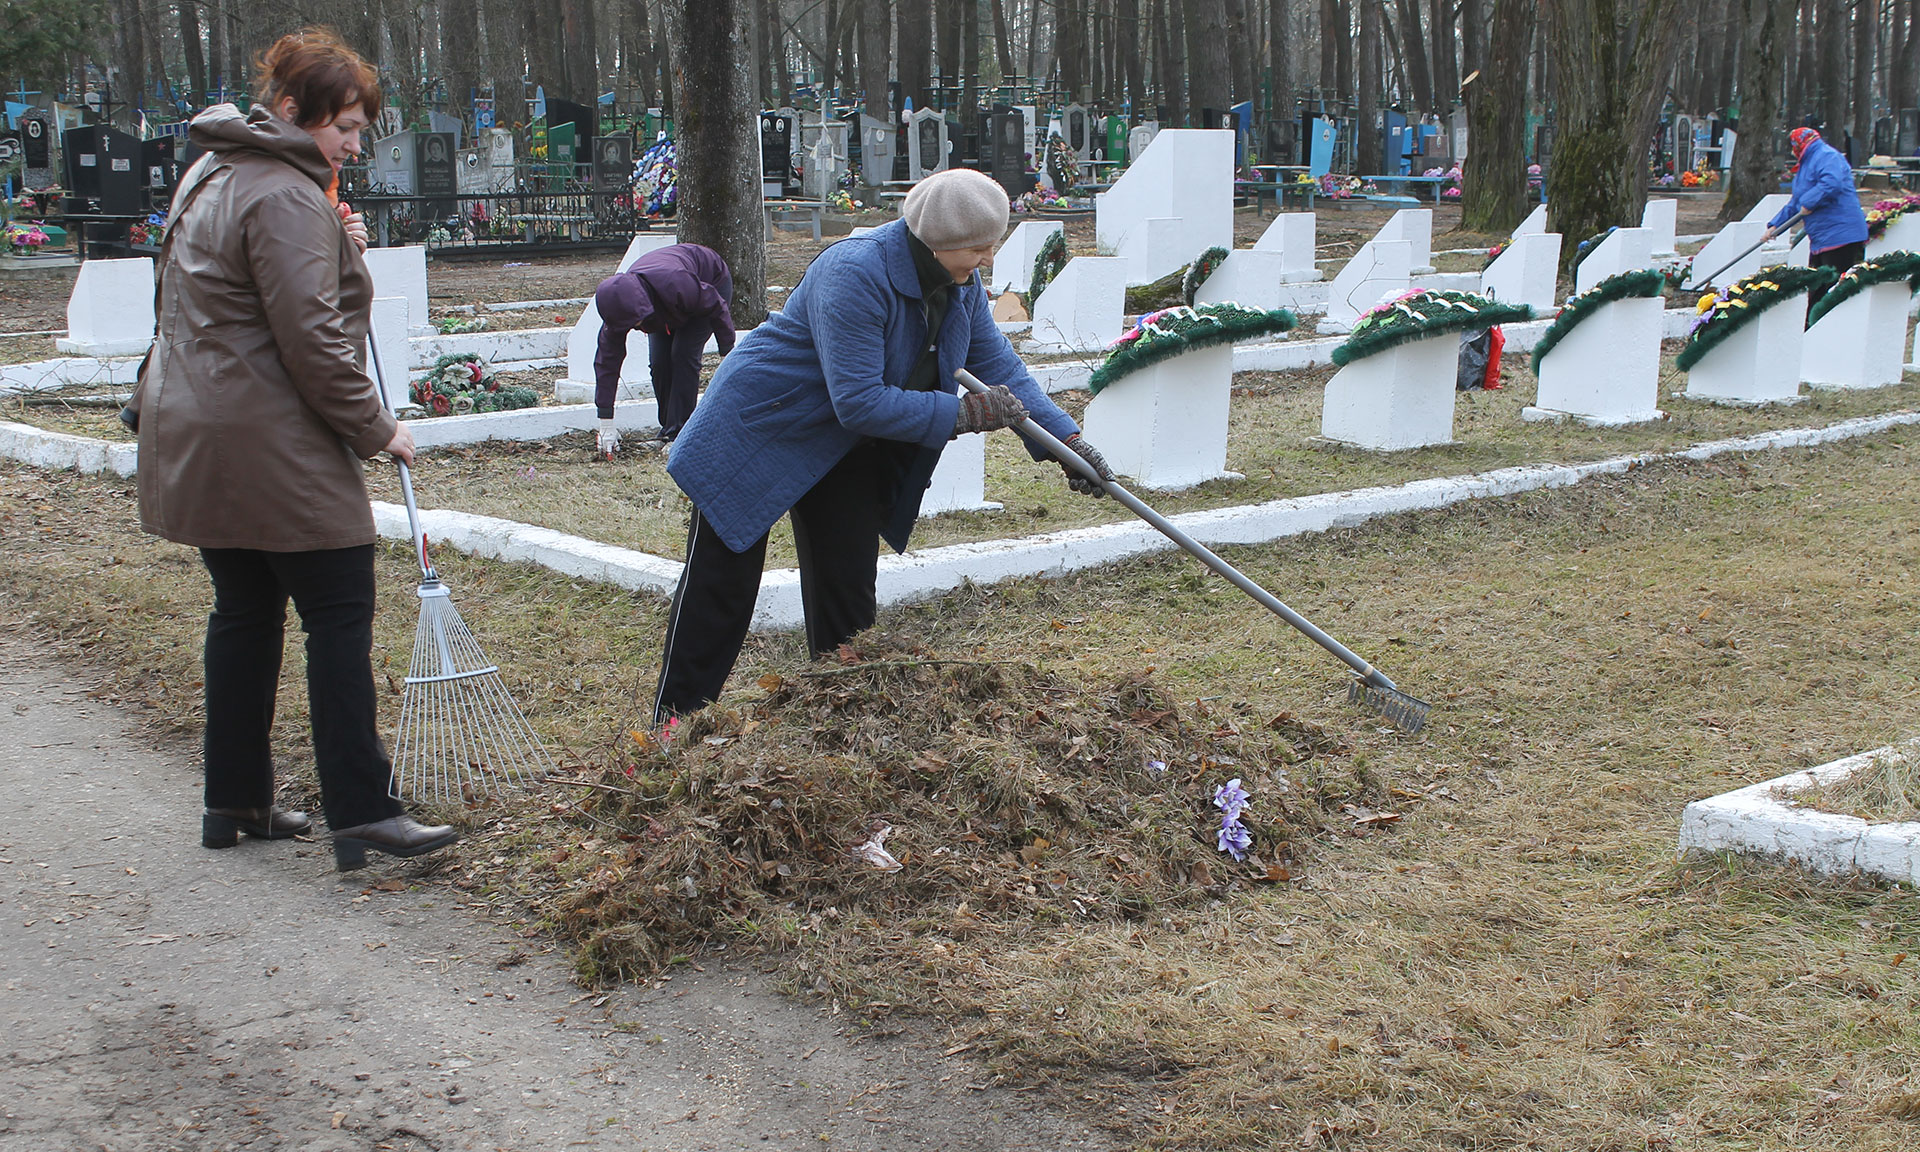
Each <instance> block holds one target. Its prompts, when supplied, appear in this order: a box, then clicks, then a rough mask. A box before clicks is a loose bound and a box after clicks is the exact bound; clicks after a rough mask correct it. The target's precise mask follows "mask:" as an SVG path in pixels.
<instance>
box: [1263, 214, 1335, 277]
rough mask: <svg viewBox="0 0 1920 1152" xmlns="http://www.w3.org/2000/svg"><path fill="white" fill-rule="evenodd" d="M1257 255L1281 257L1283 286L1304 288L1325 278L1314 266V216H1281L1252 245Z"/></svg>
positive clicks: (1276, 217)
mask: <svg viewBox="0 0 1920 1152" xmlns="http://www.w3.org/2000/svg"><path fill="white" fill-rule="evenodd" d="M1253 250H1254V251H1255V252H1272V253H1277V254H1278V255H1279V256H1281V257H1282V259H1281V261H1280V283H1282V284H1301V283H1306V282H1309V281H1313V280H1319V279H1322V278H1323V274H1322V273H1321V271H1320V269H1319V268H1318V267H1316V266H1315V263H1314V215H1313V213H1311V212H1281V213H1278V214H1276V215H1275V216H1274V218H1273V223H1271V224H1268V225H1267V230H1266V231H1265V232H1262V233H1261V234H1260V239H1258V240H1256V241H1254V242H1253Z"/></svg>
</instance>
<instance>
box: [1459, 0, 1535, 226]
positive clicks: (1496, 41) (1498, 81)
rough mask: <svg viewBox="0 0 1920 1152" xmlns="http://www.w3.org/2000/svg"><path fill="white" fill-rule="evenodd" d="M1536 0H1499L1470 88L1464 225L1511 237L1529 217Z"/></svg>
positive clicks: (1462, 201)
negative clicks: (1530, 68) (1530, 65)
mask: <svg viewBox="0 0 1920 1152" xmlns="http://www.w3.org/2000/svg"><path fill="white" fill-rule="evenodd" d="M1533 22H1534V4H1533V0H1493V24H1492V27H1491V28H1490V29H1489V30H1488V31H1489V33H1490V34H1489V36H1488V42H1487V43H1486V44H1484V45H1483V46H1482V50H1483V51H1484V52H1486V53H1487V55H1486V56H1485V57H1483V58H1482V59H1481V61H1480V62H1479V64H1478V67H1479V69H1480V75H1479V76H1478V77H1476V78H1475V79H1474V81H1473V83H1471V84H1468V85H1467V87H1466V101H1467V158H1466V162H1465V164H1464V165H1463V166H1462V168H1461V173H1460V185H1461V187H1460V228H1461V230H1462V231H1466V232H1489V233H1493V234H1495V235H1502V236H1504V235H1506V234H1507V233H1509V232H1512V231H1513V230H1514V228H1516V227H1518V226H1519V224H1520V222H1521V221H1522V220H1524V219H1526V217H1527V115H1526V113H1527V69H1526V59H1527V46H1528V44H1529V43H1531V42H1532V40H1533Z"/></svg>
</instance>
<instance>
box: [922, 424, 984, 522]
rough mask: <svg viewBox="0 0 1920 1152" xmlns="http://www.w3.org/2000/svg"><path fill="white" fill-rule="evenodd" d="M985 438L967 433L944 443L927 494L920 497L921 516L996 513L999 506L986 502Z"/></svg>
mask: <svg viewBox="0 0 1920 1152" xmlns="http://www.w3.org/2000/svg"><path fill="white" fill-rule="evenodd" d="M986 487H987V434H986V433H984V432H969V433H967V434H966V435H965V436H956V437H954V438H953V439H952V440H949V441H947V446H946V448H945V449H944V450H943V451H942V452H941V453H940V463H939V464H937V465H935V466H934V469H933V476H932V478H931V479H929V480H928V481H927V490H926V493H925V494H924V495H922V496H921V497H920V515H921V516H938V515H940V514H941V513H942V512H998V511H999V510H1000V509H1001V507H1002V505H1001V504H999V503H998V502H997V501H993V500H989V499H987V495H986Z"/></svg>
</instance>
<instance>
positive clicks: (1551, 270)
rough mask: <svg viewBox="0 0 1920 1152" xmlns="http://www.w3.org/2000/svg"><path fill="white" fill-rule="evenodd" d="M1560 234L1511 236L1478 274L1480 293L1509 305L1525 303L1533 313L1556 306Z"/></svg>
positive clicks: (1551, 309) (1552, 309)
mask: <svg viewBox="0 0 1920 1152" xmlns="http://www.w3.org/2000/svg"><path fill="white" fill-rule="evenodd" d="M1559 275H1560V233H1558V232H1532V233H1529V234H1527V235H1525V236H1515V237H1514V238H1513V239H1512V240H1510V241H1508V243H1507V247H1506V250H1505V251H1504V252H1502V253H1500V255H1498V256H1495V257H1494V258H1493V263H1491V264H1489V265H1487V270H1486V271H1484V272H1482V273H1480V293H1481V295H1483V296H1487V297H1489V298H1491V299H1494V300H1500V301H1504V302H1506V303H1510V304H1525V305H1527V306H1528V307H1530V308H1532V309H1533V310H1534V311H1536V312H1542V313H1545V312H1552V311H1554V310H1555V309H1556V308H1558V307H1559V303H1560V302H1559V301H1558V300H1556V299H1555V298H1554V293H1555V291H1556V290H1557V289H1558V286H1559Z"/></svg>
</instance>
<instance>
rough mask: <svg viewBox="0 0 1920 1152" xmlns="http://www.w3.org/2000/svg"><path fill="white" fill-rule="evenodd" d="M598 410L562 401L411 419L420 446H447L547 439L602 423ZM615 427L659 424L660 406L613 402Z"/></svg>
mask: <svg viewBox="0 0 1920 1152" xmlns="http://www.w3.org/2000/svg"><path fill="white" fill-rule="evenodd" d="M599 419H600V417H599V411H598V409H596V408H595V407H594V406H593V405H591V404H563V405H556V406H548V407H545V408H516V409H513V410H512V411H508V412H475V413H472V414H471V415H467V416H434V417H428V418H422V419H418V420H409V421H407V422H406V424H407V427H408V428H409V429H410V430H412V432H413V443H414V446H415V447H418V448H448V447H453V446H457V445H462V444H479V443H482V442H483V441H487V440H545V439H548V438H549V437H553V436H559V435H561V434H563V433H567V432H581V431H588V430H591V429H594V428H597V427H599ZM613 422H614V427H616V428H618V429H619V430H620V431H622V432H637V431H639V430H640V429H643V428H655V429H657V428H659V427H660V413H659V406H658V405H656V404H655V403H654V402H653V401H651V400H632V401H625V402H622V403H619V404H615V405H614V406H613Z"/></svg>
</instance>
